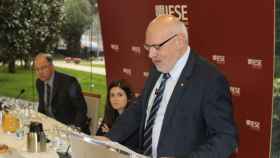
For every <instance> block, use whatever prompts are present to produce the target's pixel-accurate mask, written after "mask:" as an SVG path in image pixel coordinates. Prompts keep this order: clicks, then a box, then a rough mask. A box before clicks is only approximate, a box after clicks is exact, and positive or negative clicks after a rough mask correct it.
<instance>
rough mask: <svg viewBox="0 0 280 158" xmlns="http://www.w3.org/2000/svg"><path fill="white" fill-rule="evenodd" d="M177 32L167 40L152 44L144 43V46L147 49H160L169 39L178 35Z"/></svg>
mask: <svg viewBox="0 0 280 158" xmlns="http://www.w3.org/2000/svg"><path fill="white" fill-rule="evenodd" d="M176 36H177V34H175V35H173V36H171V37H170V38H168V39H167V40H166V41H164V42H162V43H160V44H152V45H149V44H144V48H145V49H146V50H147V51H150V49H151V48H154V49H156V50H160V48H161V47H162V46H163V45H165V44H166V43H167V42H168V41H170V40H172V39H173V38H174V37H176Z"/></svg>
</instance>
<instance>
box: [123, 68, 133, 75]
mask: <svg viewBox="0 0 280 158" xmlns="http://www.w3.org/2000/svg"><path fill="white" fill-rule="evenodd" d="M123 73H125V74H127V75H128V76H131V75H132V70H131V69H130V68H123Z"/></svg>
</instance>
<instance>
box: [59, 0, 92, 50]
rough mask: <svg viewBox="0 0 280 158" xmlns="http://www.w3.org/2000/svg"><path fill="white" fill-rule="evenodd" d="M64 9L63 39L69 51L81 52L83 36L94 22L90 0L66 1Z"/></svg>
mask: <svg viewBox="0 0 280 158" xmlns="http://www.w3.org/2000/svg"><path fill="white" fill-rule="evenodd" d="M64 7H65V20H64V23H63V30H62V37H63V39H64V40H65V42H66V44H67V49H68V50H71V51H77V52H79V51H80V39H81V36H82V34H83V33H84V32H85V31H86V30H87V29H88V28H89V26H90V25H91V23H92V21H93V18H92V14H93V7H92V5H91V3H90V2H89V1H88V0H65V3H64Z"/></svg>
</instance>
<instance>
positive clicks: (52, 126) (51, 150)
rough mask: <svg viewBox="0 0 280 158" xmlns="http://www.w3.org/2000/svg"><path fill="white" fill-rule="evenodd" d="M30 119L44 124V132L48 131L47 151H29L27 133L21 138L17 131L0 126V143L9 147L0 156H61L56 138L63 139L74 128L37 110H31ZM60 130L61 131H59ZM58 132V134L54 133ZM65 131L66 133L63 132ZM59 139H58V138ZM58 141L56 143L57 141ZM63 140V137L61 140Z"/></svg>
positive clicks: (24, 157)
mask: <svg viewBox="0 0 280 158" xmlns="http://www.w3.org/2000/svg"><path fill="white" fill-rule="evenodd" d="M29 115H30V117H31V118H30V119H31V120H30V121H37V122H41V123H42V124H43V129H44V132H45V133H46V135H47V137H48V139H51V142H50V143H47V151H46V152H37V153H36V152H34V153H30V152H28V151H27V136H26V134H25V135H24V136H23V137H22V138H19V137H17V136H16V134H15V133H5V132H4V131H3V129H2V125H1V127H0V144H6V145H8V147H9V151H8V152H7V153H3V154H0V158H39V157H40V158H59V156H58V154H57V153H56V151H57V149H58V148H57V146H58V145H59V144H57V145H55V144H54V142H55V141H54V139H61V138H59V137H60V136H58V134H59V135H61V136H63V135H64V137H65V135H66V134H70V133H71V132H72V131H71V130H72V129H71V128H70V127H68V126H66V125H64V124H62V123H60V122H58V121H56V120H54V119H52V118H50V117H47V116H45V115H43V114H41V113H39V112H36V111H32V110H31V111H29ZM58 130H59V131H60V133H59V132H58ZM55 132H57V133H56V134H54V133H55ZM63 133H64V134H63ZM57 141H58V140H57ZM57 141H56V143H57ZM60 141H62V139H61V140H60ZM64 146H65V144H64Z"/></svg>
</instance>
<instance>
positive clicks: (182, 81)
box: [158, 51, 196, 149]
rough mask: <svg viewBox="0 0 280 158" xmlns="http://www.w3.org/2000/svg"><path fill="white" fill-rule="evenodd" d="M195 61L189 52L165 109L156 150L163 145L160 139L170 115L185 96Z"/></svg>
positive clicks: (165, 129) (170, 117)
mask: <svg viewBox="0 0 280 158" xmlns="http://www.w3.org/2000/svg"><path fill="white" fill-rule="evenodd" d="M195 60H196V59H195V54H194V53H193V52H192V51H191V52H190V56H189V59H188V61H187V64H186V65H185V67H184V69H183V71H182V73H181V75H180V77H179V79H178V81H177V84H176V86H175V88H174V91H173V93H172V95H171V97H170V100H169V102H168V105H167V109H166V112H165V115H164V119H163V124H162V129H161V133H160V138H159V143H158V149H159V148H160V147H159V146H160V145H161V144H162V143H163V142H162V140H163V139H162V138H164V137H165V135H166V131H167V128H168V126H169V125H170V121H171V120H172V115H173V114H174V112H175V110H176V106H177V105H178V103H179V102H180V101H181V98H182V96H183V95H184V94H185V93H184V92H185V91H186V89H187V88H188V85H189V84H190V83H189V82H190V79H191V75H192V71H193V69H194V66H195Z"/></svg>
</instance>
